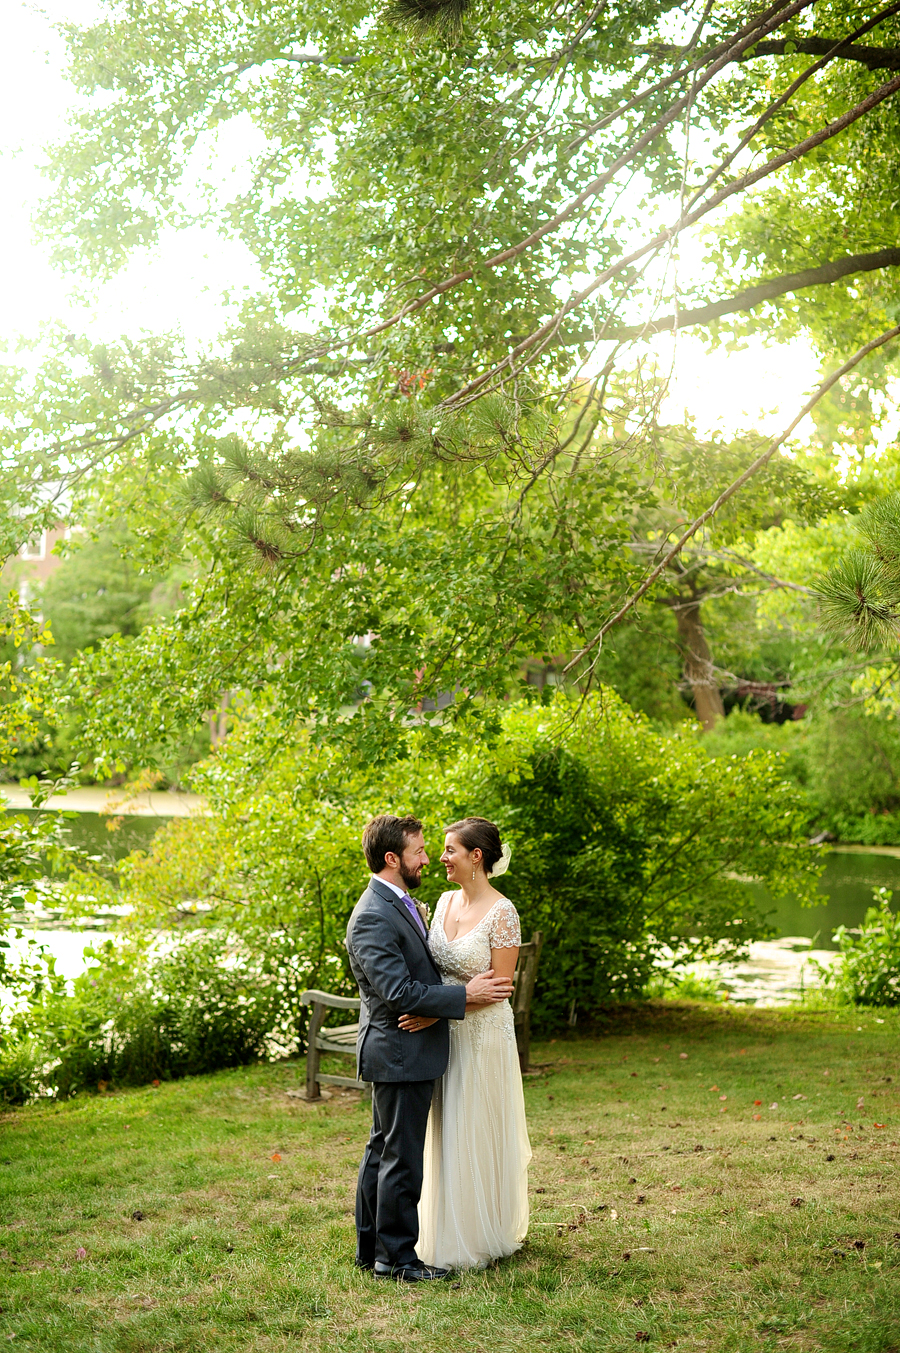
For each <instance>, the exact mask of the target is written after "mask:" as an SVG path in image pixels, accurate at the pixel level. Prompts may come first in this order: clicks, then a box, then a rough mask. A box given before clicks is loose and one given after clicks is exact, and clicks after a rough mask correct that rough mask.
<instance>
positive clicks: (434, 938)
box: [428, 893, 522, 983]
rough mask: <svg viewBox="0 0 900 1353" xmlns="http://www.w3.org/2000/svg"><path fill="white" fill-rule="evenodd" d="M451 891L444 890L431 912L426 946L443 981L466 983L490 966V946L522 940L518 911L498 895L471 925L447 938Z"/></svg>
mask: <svg viewBox="0 0 900 1353" xmlns="http://www.w3.org/2000/svg"><path fill="white" fill-rule="evenodd" d="M452 897H453V893H444V894H443V895H442V896H441V898H440V900H439V902H438V904H437V909H436V911H435V914H434V922H433V924H432V927H431V933H430V935H429V937H428V947H429V948H430V949H431V955H432V958H433V959H434V961H435V963H436V964H437V966H438V968H439V970H440V972H441V976H442V977H443V979H444V981H445V982H461V983H466V982H468V981H469V980H470V978H472V977H477V976H478V974H479V973H480V972H487V970H488V968H489V967H490V966H491V950H492V949H518V948H519V946H520V945H521V943H522V931H521V927H520V925H519V913H518V912H517V911H516V909H515V907H514V906H513V904H512V903H511V902H510V901H509V899H508V898H506V897H501V898H499V899H498V900H497V901H496V902H495V903H494V905H493V906H492V907H491V909H490V911H489V912H488V913H487V915H486V916H482V918H481V920H480V921H479V922H478V924H477V925H476V926H475V927H474V929H472V930H469V931H467V932H466V934H465V935H460V936H458V938H457V939H455V940H448V939H447V936H446V935H445V934H444V916H445V914H446V911H447V904H448V903H449V901H450V899H451V898H452Z"/></svg>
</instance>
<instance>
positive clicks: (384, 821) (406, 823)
mask: <svg viewBox="0 0 900 1353" xmlns="http://www.w3.org/2000/svg"><path fill="white" fill-rule="evenodd" d="M421 830H422V824H421V822H420V821H419V819H418V818H417V817H394V815H393V814H392V813H381V814H379V816H378V817H373V818H372V821H371V822H367V823H366V825H365V827H364V828H363V834H362V848H363V854H364V855H365V857H366V864H367V865H368V866H369V868H370V869H371V871H372V873H373V874H380V873H381V871H382V869H383V868H384V867H385V865H386V863H387V861H386V860H385V858H384V857H385V855H386V854H387V852H388V851H391V852H392V854H394V855H402V854H403V852H404V850H405V849H406V846H407V844H408V842H409V838H410V837H411V836H415V834H416V832H420V831H421Z"/></svg>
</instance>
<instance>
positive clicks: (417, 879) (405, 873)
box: [400, 861, 422, 892]
mask: <svg viewBox="0 0 900 1353" xmlns="http://www.w3.org/2000/svg"><path fill="white" fill-rule="evenodd" d="M400 877H401V878H402V880H403V882H404V883H405V884H406V887H407V889H408V890H409V891H410V892H412V890H413V888H418V886H419V884H420V883H421V882H422V866H421V865H420V866H419V868H418V869H417V870H416V871H415V873H413V872H412V871H411V870H409V869H408V868H406V867H405V866H404V864H403V862H402V861H401V862H400Z"/></svg>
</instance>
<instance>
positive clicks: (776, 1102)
mask: <svg viewBox="0 0 900 1353" xmlns="http://www.w3.org/2000/svg"><path fill="white" fill-rule="evenodd" d="M769 1108H770V1109H777V1108H778V1100H777V1099H776V1100H775V1103H774V1104H770V1105H769Z"/></svg>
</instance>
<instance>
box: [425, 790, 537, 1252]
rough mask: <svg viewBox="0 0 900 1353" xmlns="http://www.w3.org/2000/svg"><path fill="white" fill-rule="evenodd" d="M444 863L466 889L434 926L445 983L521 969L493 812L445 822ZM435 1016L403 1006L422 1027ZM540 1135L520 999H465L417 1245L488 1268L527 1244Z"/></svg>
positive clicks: (435, 1104) (432, 939)
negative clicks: (516, 1006) (529, 1118)
mask: <svg viewBox="0 0 900 1353" xmlns="http://www.w3.org/2000/svg"><path fill="white" fill-rule="evenodd" d="M445 832H446V843H445V846H444V853H443V855H442V856H441V863H442V864H443V865H445V867H446V870H447V882H448V883H454V884H456V885H457V887H458V888H459V891H458V892H446V893H444V894H443V895H442V896H441V898H440V900H439V902H438V904H437V908H436V910H435V915H434V921H433V923H432V927H431V932H430V934H429V937H428V944H429V948H430V949H431V953H432V957H433V958H434V961H435V963H436V964H437V966H438V968H439V970H440V972H441V976H442V977H443V980H444V982H445V984H446V983H456V984H458V985H465V983H466V982H468V981H469V980H470V979H471V978H472V977H474V976H475V975H476V974H478V973H483V972H486V971H487V970H488V969H489V968H493V970H494V973H495V975H496V976H497V977H509V978H512V975H513V973H514V972H515V967H516V960H517V958H518V956H519V945H520V944H521V931H520V928H519V917H518V914H517V912H516V909H515V907H514V906H513V904H512V903H511V902H510V901H509V900H508V899H507V898H505V897H504V896H503V895H502V893H499V892H498V891H497V890H496V888H494V887H493V886H492V885H491V883H490V879H491V878H492V877H493V878H496V877H497V876H498V875H499V874H501V873H503V872H505V870H506V867H507V863H508V860H509V850H508V848H503V847H502V846H501V844H500V833H499V831H498V830H497V828H496V827H495V826H494V824H493V823H492V822H488V820H487V819H486V818H483V817H467V818H464V819H463V820H462V821H461V822H454V823H453V825H452V826H451V827H447V828H446V829H445ZM428 1023H433V1021H432V1020H423V1019H422V1018H421V1017H418V1018H417V1017H416V1016H414V1015H409V1016H407V1015H404V1016H403V1018H402V1019H401V1020H400V1025H401V1028H404V1029H407V1030H408V1031H409V1032H411V1033H412V1032H414V1031H416V1030H417V1029H420V1028H422V1027H424V1025H425V1024H428ZM530 1159H531V1145H530V1143H529V1141H528V1129H527V1126H526V1123H525V1099H524V1096H523V1094H522V1077H521V1074H520V1071H519V1060H518V1056H517V1053H516V1039H515V1030H514V1028H513V1013H512V1009H511V1007H510V1004H509V1001H502V1002H501V1003H499V1004H497V1005H491V1006H486V1007H485V1006H481V1007H477V1008H476V1007H469V1006H467V1007H466V1018H465V1019H464V1020H451V1021H450V1062H449V1064H448V1067H447V1071H446V1073H445V1074H444V1077H443V1080H440V1081H438V1082H437V1084H436V1085H435V1092H434V1099H433V1101H432V1106H431V1115H430V1117H429V1119H428V1132H427V1136H426V1139H425V1175H424V1181H423V1184H422V1198H421V1202H420V1204H419V1243H418V1245H417V1247H416V1253H417V1254H418V1256H419V1258H420V1259H421V1260H422V1262H423V1263H425V1264H434V1265H439V1266H440V1267H442V1268H484V1267H485V1266H486V1265H487V1264H488V1263H490V1262H491V1260H494V1259H501V1258H503V1257H504V1256H505V1255H508V1254H513V1253H514V1252H515V1251H516V1250H518V1249H519V1248H520V1246H521V1245H522V1242H523V1241H524V1239H525V1235H526V1232H527V1230H528V1162H529V1161H530Z"/></svg>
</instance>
